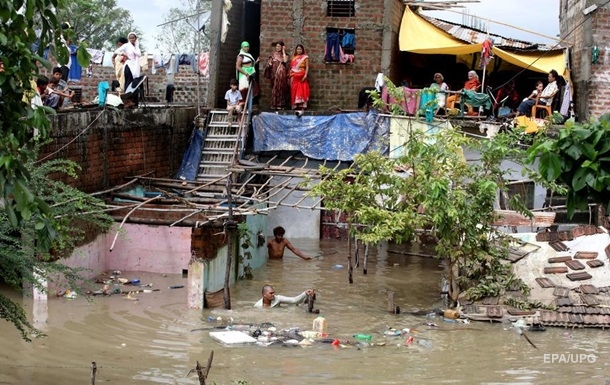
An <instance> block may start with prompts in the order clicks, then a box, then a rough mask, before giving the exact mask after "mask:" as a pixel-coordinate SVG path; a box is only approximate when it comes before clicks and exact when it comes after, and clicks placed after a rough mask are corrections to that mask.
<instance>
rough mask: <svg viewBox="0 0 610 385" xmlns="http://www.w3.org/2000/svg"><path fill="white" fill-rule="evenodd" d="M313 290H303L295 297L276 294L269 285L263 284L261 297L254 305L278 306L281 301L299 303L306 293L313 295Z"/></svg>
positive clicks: (264, 306)
mask: <svg viewBox="0 0 610 385" xmlns="http://www.w3.org/2000/svg"><path fill="white" fill-rule="evenodd" d="M313 293H314V290H313V289H309V290H305V291H304V292H302V293H301V294H299V295H297V296H295V297H284V296H283V295H276V294H275V289H274V288H273V286H271V285H265V286H263V298H261V299H260V300H259V301H258V302H257V303H255V304H254V307H262V308H266V307H278V306H280V305H281V304H283V303H288V304H295V305H297V304H300V303H302V302H303V301H305V299H306V298H307V296H308V295H313Z"/></svg>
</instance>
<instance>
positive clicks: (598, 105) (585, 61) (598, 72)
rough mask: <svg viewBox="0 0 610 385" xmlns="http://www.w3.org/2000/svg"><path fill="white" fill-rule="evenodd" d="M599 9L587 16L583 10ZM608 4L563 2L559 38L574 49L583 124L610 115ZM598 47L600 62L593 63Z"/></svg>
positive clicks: (574, 77)
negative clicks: (609, 109) (593, 7)
mask: <svg viewBox="0 0 610 385" xmlns="http://www.w3.org/2000/svg"><path fill="white" fill-rule="evenodd" d="M594 3H595V4H597V5H598V6H600V8H599V9H598V10H596V11H593V12H592V13H590V14H589V15H588V16H585V15H584V14H583V10H584V9H585V8H587V7H588V6H590V5H592V4H594ZM603 3H605V1H601V0H596V1H585V0H561V2H560V4H559V7H560V9H559V21H560V36H561V38H562V39H564V40H565V42H566V43H567V44H569V45H570V46H571V64H572V73H571V78H572V84H573V86H574V90H575V100H574V105H575V111H576V113H577V115H578V117H579V120H580V121H584V120H587V119H588V118H589V117H592V116H593V117H596V116H599V115H601V114H603V113H607V112H608V105H609V104H610V5H606V6H605V7H604V8H601V5H602V4H603ZM595 44H597V46H598V47H599V49H600V56H599V60H598V62H597V63H596V64H592V63H591V50H592V47H593V46H594V45H595Z"/></svg>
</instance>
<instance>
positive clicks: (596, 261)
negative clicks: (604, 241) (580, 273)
mask: <svg viewBox="0 0 610 385" xmlns="http://www.w3.org/2000/svg"><path fill="white" fill-rule="evenodd" d="M587 265H589V267H590V268H592V269H595V268H597V267H602V266H604V262H603V261H600V260H599V259H593V260H591V261H587Z"/></svg>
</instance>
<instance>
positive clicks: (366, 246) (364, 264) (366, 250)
mask: <svg viewBox="0 0 610 385" xmlns="http://www.w3.org/2000/svg"><path fill="white" fill-rule="evenodd" d="M368 262H369V244H368V243H365V244H364V261H363V262H362V274H364V275H366V274H367V272H368V267H367V265H368Z"/></svg>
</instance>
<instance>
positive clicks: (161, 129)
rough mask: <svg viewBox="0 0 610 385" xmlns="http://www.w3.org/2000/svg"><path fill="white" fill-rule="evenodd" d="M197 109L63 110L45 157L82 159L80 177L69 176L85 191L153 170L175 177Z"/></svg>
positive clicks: (152, 173)
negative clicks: (74, 178)
mask: <svg viewBox="0 0 610 385" xmlns="http://www.w3.org/2000/svg"><path fill="white" fill-rule="evenodd" d="M196 113H197V111H196V109H195V108H192V107H191V108H178V107H174V108H149V109H136V110H123V111H117V110H110V109H104V110H102V109H96V110H82V111H78V112H76V111H71V112H61V113H59V114H57V115H56V116H53V117H52V119H53V121H52V128H51V134H50V137H51V140H52V142H51V143H50V144H48V145H46V146H44V147H43V148H42V151H41V153H40V159H45V158H49V159H55V158H63V159H71V160H73V161H75V162H77V163H78V164H79V165H80V166H81V167H82V170H81V171H80V172H79V173H78V178H77V179H76V180H72V179H64V180H65V181H66V182H68V183H70V184H71V185H74V186H75V187H78V188H80V189H81V190H83V191H85V192H95V191H101V190H104V189H107V188H108V187H112V186H116V185H120V184H123V183H125V182H126V181H127V179H125V178H126V177H128V176H134V175H143V174H147V173H149V172H150V174H149V176H154V177H158V178H171V177H173V175H175V173H176V171H177V170H178V168H179V167H180V164H181V162H182V156H183V154H184V152H185V150H186V148H187V145H188V141H189V138H190V135H191V131H192V127H193V118H194V117H195V115H196ZM62 178H66V177H65V176H62Z"/></svg>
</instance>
